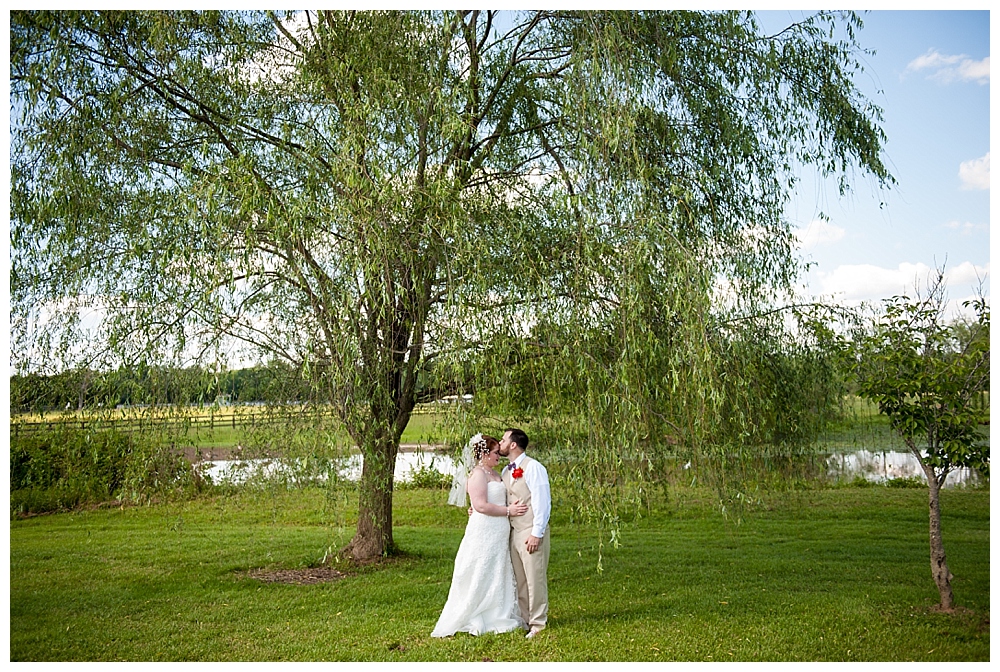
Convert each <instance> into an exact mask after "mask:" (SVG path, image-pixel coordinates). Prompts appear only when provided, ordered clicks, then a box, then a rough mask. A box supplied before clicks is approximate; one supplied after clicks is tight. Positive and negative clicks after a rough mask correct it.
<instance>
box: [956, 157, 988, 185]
mask: <svg viewBox="0 0 1000 672" xmlns="http://www.w3.org/2000/svg"><path fill="white" fill-rule="evenodd" d="M958 177H959V179H961V180H962V189H967V190H971V189H989V188H990V153H989V152H986V155H985V156H981V157H979V158H978V159H971V160H969V161H963V162H962V164H961V165H960V166H959V167H958Z"/></svg>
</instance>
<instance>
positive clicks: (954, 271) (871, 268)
mask: <svg viewBox="0 0 1000 672" xmlns="http://www.w3.org/2000/svg"><path fill="white" fill-rule="evenodd" d="M802 16H803V13H802V12H799V11H769V12H762V13H761V14H760V19H761V24H762V26H766V27H767V28H768V29H770V28H771V27H779V26H784V25H787V24H788V23H790V22H792V21H795V20H796V19H798V18H801V17H802ZM862 20H863V22H864V27H863V29H862V30H861V31H860V32H859V33H858V39H859V42H860V43H861V45H862V46H863V47H865V48H866V49H872V50H874V51H875V52H876V53H875V54H874V55H872V56H866V57H865V58H864V61H863V62H864V64H865V73H864V74H863V75H862V76H861V77H859V78H858V80H857V84H858V86H859V88H860V89H861V90H862V91H863V92H864V93H865V94H866V95H867V96H868V97H869V98H870V99H871V100H873V101H874V102H875V103H876V104H878V105H879V106H880V107H881V108H882V109H883V113H884V124H883V129H884V130H885V132H886V134H887V136H888V138H887V142H886V145H885V154H886V159H887V161H888V166H889V169H890V171H891V172H892V174H893V176H894V177H895V178H896V180H897V181H898V183H897V185H896V186H895V187H893V188H892V189H890V190H887V191H882V190H879V189H877V188H876V187H875V186H874V185H873V184H872V183H871V181H870V180H869V179H866V178H864V177H863V176H857V177H856V179H855V180H854V181H853V187H854V189H853V192H852V193H851V194H849V195H848V196H847V197H846V198H841V197H840V196H839V194H838V193H837V191H836V189H835V187H834V185H833V184H832V183H831V184H821V183H818V180H816V179H815V178H814V176H813V175H812V174H811V173H804V174H803V181H802V183H801V187H800V188H799V189H798V190H797V193H796V194H795V196H794V198H793V201H792V203H791V205H790V207H789V208H788V211H787V215H788V218H789V220H790V221H791V222H792V224H793V226H794V227H795V228H797V229H798V230H799V231H800V234H801V238H802V240H803V248H802V252H803V255H804V257H805V258H806V259H808V260H810V261H812V262H814V263H815V266H814V267H813V268H812V269H811V270H810V272H809V273H808V276H807V277H806V278H805V279H806V281H807V283H808V286H807V288H805V289H804V293H806V294H808V295H813V296H819V295H822V296H825V297H829V296H833V297H835V298H836V299H837V300H839V301H841V302H844V303H848V304H856V303H857V302H858V301H861V300H876V299H880V298H885V297H889V296H892V295H893V294H897V293H904V292H912V291H913V288H914V281H918V282H919V283H920V284H921V286H923V285H924V284H925V283H926V280H927V274H928V271H929V270H931V269H933V268H935V267H939V266H941V265H942V264H945V262H946V265H945V271H946V277H947V280H948V295H949V297H950V298H951V299H952V305H953V307H954V306H956V305H957V304H958V303H960V302H961V301H962V300H964V299H966V298H969V297H971V296H973V295H974V292H975V288H976V287H977V286H978V284H979V283H978V281H977V280H976V274H977V273H978V274H979V275H980V276H981V277H983V278H984V279H985V280H986V282H985V284H984V287H983V291H984V293H986V294H987V295H988V294H989V276H988V275H987V274H988V271H989V267H990V226H989V224H990V190H989V184H990V177H989V156H990V155H989V152H990V85H989V57H990V13H989V12H988V11H968V10H966V11H891V10H879V11H872V12H868V13H864V14H862ZM820 213H825V214H826V215H827V216H828V217H829V220H828V221H821V220H819V216H820Z"/></svg>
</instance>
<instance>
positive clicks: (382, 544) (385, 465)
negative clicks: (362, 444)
mask: <svg viewBox="0 0 1000 672" xmlns="http://www.w3.org/2000/svg"><path fill="white" fill-rule="evenodd" d="M398 452H399V443H398V442H396V441H391V440H388V439H381V440H376V441H374V442H373V443H372V444H371V445H369V446H368V447H366V448H365V450H363V451H362V455H363V457H364V465H363V466H362V468H361V482H360V483H359V485H358V489H359V502H358V526H357V529H356V531H355V533H354V538H353V539H351V542H350V543H349V544H348V545H347V546H345V547H344V549H343V550H342V551H341V553H342V554H343V555H345V556H346V557H349V558H351V559H353V560H354V561H356V562H362V563H364V562H374V561H378V560H380V559H381V558H383V557H385V556H386V555H389V554H391V553H392V552H393V551H394V550H395V543H394V542H393V539H392V487H393V475H394V472H395V466H396V453H398Z"/></svg>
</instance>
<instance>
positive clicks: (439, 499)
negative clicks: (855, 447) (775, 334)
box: [10, 487, 990, 661]
mask: <svg viewBox="0 0 1000 672" xmlns="http://www.w3.org/2000/svg"><path fill="white" fill-rule="evenodd" d="M446 496H447V493H446V491H442V490H404V491H399V492H397V493H396V496H395V510H394V518H395V539H396V542H397V544H398V545H399V546H400V548H401V550H402V554H401V555H400V556H398V557H395V558H393V559H391V560H390V561H388V562H386V563H385V564H384V565H382V566H379V567H366V568H361V569H354V570H351V571H350V572H349V574H348V575H347V576H346V577H345V578H342V579H340V580H337V581H335V582H330V583H320V584H312V585H285V584H276V583H265V582H262V581H260V580H257V579H254V578H251V577H250V575H249V573H250V572H251V571H252V570H256V569H259V568H265V569H293V568H305V567H308V566H311V565H314V564H316V563H317V562H318V561H319V560H320V559H321V558H322V557H323V556H324V554H325V553H326V552H327V551H328V550H329V549H333V550H334V551H335V550H336V549H337V548H339V547H340V546H341V545H342V544H344V543H346V541H347V540H348V539H349V537H350V535H351V533H352V532H353V524H354V519H353V517H354V508H355V506H356V501H355V499H354V495H353V494H348V495H346V496H345V495H344V494H343V493H337V492H335V491H333V492H328V491H325V490H323V489H320V488H307V489H304V490H278V489H267V490H258V491H252V490H249V489H244V490H239V491H235V492H233V493H232V494H229V495H226V496H221V495H220V496H217V497H214V498H206V499H200V500H195V501H188V502H179V503H172V504H162V505H156V506H149V507H138V508H124V509H102V510H93V511H85V512H75V513H64V514H56V515H49V516H38V517H35V518H29V519H24V520H12V521H11V523H10V526H11V530H10V542H11V550H10V657H11V660H14V661H53V660H54V661H67V660H76V661H81V660H89V661H104V660H108V661H112V660H125V661H193V660H197V661H285V660H290V661H324V660H326V661H483V660H487V659H488V660H495V661H528V660H531V661H910V660H916V661H945V660H955V661H988V660H989V656H990V636H989V606H990V605H989V594H990V572H989V570H990V567H989V542H990V540H989V491H988V490H984V489H975V490H973V489H969V490H958V489H956V490H946V491H945V492H944V493H943V495H942V507H943V518H944V520H943V529H944V541H945V547H946V549H947V552H948V561H949V564H950V566H951V570H952V572H953V573H954V575H955V579H954V588H955V594H956V599H957V602H958V604H960V605H962V606H963V607H965V608H966V610H963V611H960V612H958V613H956V614H942V613H936V612H934V611H933V610H932V607H933V606H934V605H935V604H936V602H937V592H936V589H935V588H934V584H933V582H932V580H931V577H930V567H929V559H928V545H927V513H926V506H927V504H926V491H924V490H921V489H902V488H884V487H868V488H833V489H826V490H808V491H801V492H790V493H783V494H780V495H777V494H776V495H772V496H770V497H769V499H768V501H767V505H766V507H764V508H763V509H761V510H758V511H756V512H754V513H752V514H751V515H750V516H748V517H747V518H746V519H745V521H744V522H743V523H742V524H740V525H734V524H733V523H732V522H727V521H726V520H725V519H724V518H723V517H721V516H720V515H719V513H718V512H717V509H715V507H714V502H713V498H712V496H711V493H709V492H706V491H699V490H693V489H675V490H671V491H670V492H669V498H668V499H664V500H662V501H660V502H658V503H657V504H656V505H655V506H654V507H653V509H652V510H651V511H650V512H649V515H648V516H646V517H645V518H643V519H642V520H640V521H638V522H637V523H635V524H634V525H633V526H630V527H629V528H628V529H627V530H626V532H625V535H624V538H623V545H622V546H621V547H620V548H619V549H613V548H610V547H609V546H608V545H607V544H606V543H605V545H604V553H603V559H602V565H603V571H602V572H598V571H597V564H598V553H597V551H598V547H599V539H598V537H597V536H596V534H595V533H594V532H593V531H592V530H590V529H588V528H587V527H585V526H582V525H580V524H575V523H571V522H570V520H569V517H568V512H566V511H562V510H559V509H557V510H556V511H555V512H554V515H553V524H552V529H553V537H552V556H551V562H550V568H549V591H550V603H551V606H550V618H549V627H548V629H547V630H546V631H545V632H544V633H543V635H542V636H540V637H538V638H536V639H535V640H533V641H526V640H524V638H523V637H522V636H520V635H519V634H517V633H507V634H501V635H484V636H481V637H471V636H468V635H458V636H456V637H454V638H449V639H443V640H441V639H433V638H431V637H430V636H429V634H430V631H431V629H432V628H433V626H434V624H435V622H436V620H437V617H438V615H439V613H440V610H441V608H442V606H443V605H444V602H445V599H446V597H447V593H448V587H449V584H450V580H451V572H452V567H453V560H454V555H455V551H456V550H457V548H458V545H459V542H460V540H461V537H462V533H463V529H464V525H465V521H466V514H465V512H464V511H463V510H461V509H458V508H455V507H450V506H447V505H446V504H445V499H446ZM341 568H342V569H347V567H346V566H343V565H341Z"/></svg>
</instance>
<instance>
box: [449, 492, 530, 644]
mask: <svg viewBox="0 0 1000 672" xmlns="http://www.w3.org/2000/svg"><path fill="white" fill-rule="evenodd" d="M486 499H487V501H488V502H489V503H490V504H499V505H500V506H504V505H506V503H507V490H506V488H505V487H504V484H503V483H502V482H500V481H491V482H489V483H487V484H486ZM517 628H524V621H522V620H521V617H520V615H519V614H518V610H517V592H516V588H515V585H514V567H513V565H511V564H510V523H509V522H508V521H507V518H506V517H505V516H487V515H484V514H482V513H479V512H478V511H474V512H473V513H472V515H471V516H469V523H468V525H466V527H465V536H464V537H463V538H462V544H461V545H460V546H459V547H458V554H457V555H456V556H455V572H454V574H453V575H452V578H451V590H449V591H448V601H447V603H445V605H444V610H442V612H441V618H439V619H438V622H437V625H436V626H434V631H433V632H432V633H431V637H448V636H450V635H453V634H455V633H456V632H468V633H469V634H472V635H479V634H481V633H484V632H508V631H510V630H516V629H517Z"/></svg>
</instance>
